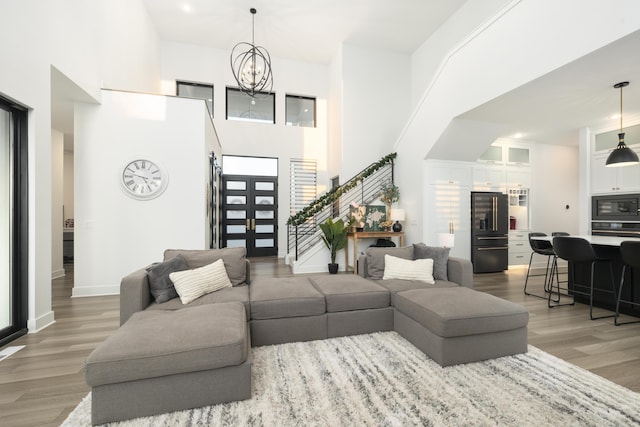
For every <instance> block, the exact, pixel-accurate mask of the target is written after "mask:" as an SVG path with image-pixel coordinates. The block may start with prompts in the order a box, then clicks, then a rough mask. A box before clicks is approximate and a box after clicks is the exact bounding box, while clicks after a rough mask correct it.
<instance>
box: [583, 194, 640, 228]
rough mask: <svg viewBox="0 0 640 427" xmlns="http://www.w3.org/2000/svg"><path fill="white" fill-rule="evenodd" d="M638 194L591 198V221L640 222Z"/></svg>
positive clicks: (639, 199) (639, 196) (639, 197)
mask: <svg viewBox="0 0 640 427" xmlns="http://www.w3.org/2000/svg"><path fill="white" fill-rule="evenodd" d="M639 203H640V194H624V195H615V196H593V198H592V199H591V219H592V220H594V221H612V220H616V221H635V220H640V205H639Z"/></svg>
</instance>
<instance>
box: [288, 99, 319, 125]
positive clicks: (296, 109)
mask: <svg viewBox="0 0 640 427" xmlns="http://www.w3.org/2000/svg"><path fill="white" fill-rule="evenodd" d="M285 116H286V124H287V126H304V127H311V128H314V127H316V99H315V98H311V97H308V96H298V95H287V96H286V112H285Z"/></svg>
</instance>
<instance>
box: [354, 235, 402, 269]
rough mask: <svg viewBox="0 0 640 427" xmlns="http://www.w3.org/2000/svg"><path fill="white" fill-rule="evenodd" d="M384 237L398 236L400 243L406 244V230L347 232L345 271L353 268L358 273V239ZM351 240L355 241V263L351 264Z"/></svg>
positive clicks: (400, 244)
mask: <svg viewBox="0 0 640 427" xmlns="http://www.w3.org/2000/svg"><path fill="white" fill-rule="evenodd" d="M382 237H397V238H398V245H399V246H404V231H399V232H396V231H355V232H353V233H347V247H346V248H344V271H346V272H348V271H349V268H352V269H353V274H358V268H357V262H358V240H362V239H379V238H382ZM349 240H352V241H353V265H349Z"/></svg>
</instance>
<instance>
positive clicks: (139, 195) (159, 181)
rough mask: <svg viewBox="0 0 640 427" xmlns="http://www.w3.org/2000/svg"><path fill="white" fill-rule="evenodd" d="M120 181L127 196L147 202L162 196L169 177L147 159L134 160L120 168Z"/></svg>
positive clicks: (158, 166) (157, 165) (156, 164)
mask: <svg viewBox="0 0 640 427" xmlns="http://www.w3.org/2000/svg"><path fill="white" fill-rule="evenodd" d="M120 181H121V182H122V187H123V189H124V192H125V193H126V194H127V195H128V196H130V197H133V198H134V199H139V200H149V199H153V198H155V197H158V196H159V195H160V194H162V192H163V191H164V190H165V189H166V188H167V183H168V181H169V176H168V175H167V172H166V171H165V170H164V169H163V168H162V167H161V166H160V165H159V164H158V163H156V162H153V161H151V160H148V159H136V160H133V161H131V162H129V163H127V165H126V166H125V167H124V168H122V173H121V175H120Z"/></svg>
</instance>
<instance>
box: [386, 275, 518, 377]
mask: <svg viewBox="0 0 640 427" xmlns="http://www.w3.org/2000/svg"><path fill="white" fill-rule="evenodd" d="M395 301H396V305H395V315H394V323H395V330H396V332H398V333H399V334H400V335H402V336H403V337H404V338H405V339H407V340H408V341H409V342H411V343H412V344H413V345H415V346H416V347H418V348H419V349H420V350H422V351H423V352H424V353H425V354H426V355H427V356H429V357H430V358H431V359H433V360H435V361H436V362H437V363H438V364H439V365H441V366H450V365H457V364H460V363H470V362H477V361H480V360H486V359H493V358H496V357H502V356H510V355H513V354H519V353H526V352H527V324H528V322H529V313H528V312H527V311H526V310H525V309H524V307H522V306H520V305H518V304H515V303H513V302H511V301H507V300H503V299H501V298H498V297H495V296H493V295H490V294H485V293H483V292H477V291H474V290H473V289H469V288H464V287H455V288H434V289H413V290H408V291H403V292H399V293H398V294H397V295H396V299H395Z"/></svg>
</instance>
